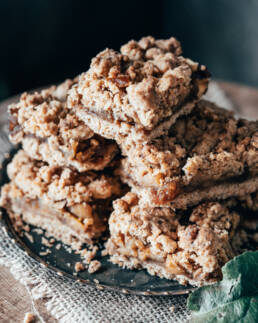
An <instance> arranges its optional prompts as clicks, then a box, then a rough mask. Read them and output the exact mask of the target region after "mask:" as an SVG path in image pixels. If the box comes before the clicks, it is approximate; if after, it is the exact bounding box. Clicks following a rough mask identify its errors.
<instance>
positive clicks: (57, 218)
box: [0, 150, 124, 245]
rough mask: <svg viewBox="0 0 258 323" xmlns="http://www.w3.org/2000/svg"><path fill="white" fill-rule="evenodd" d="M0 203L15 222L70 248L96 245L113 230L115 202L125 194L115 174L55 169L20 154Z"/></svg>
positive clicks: (9, 173)
mask: <svg viewBox="0 0 258 323" xmlns="http://www.w3.org/2000/svg"><path fill="white" fill-rule="evenodd" d="M7 171H8V176H9V178H10V179H11V182H10V183H9V184H6V185H5V186H3V188H2V192H1V201H0V205H1V206H2V207H5V208H6V209H7V211H8V213H9V214H10V216H11V218H12V219H13V221H14V223H15V224H17V223H18V224H19V223H21V220H23V221H24V222H27V223H29V224H32V225H35V226H39V227H41V228H43V229H45V230H46V231H47V232H48V233H49V234H50V235H53V236H54V237H55V238H57V239H60V240H62V241H63V242H64V243H67V244H77V245H80V244H82V243H91V242H92V241H93V240H94V239H96V238H98V237H100V236H101V234H103V232H104V231H105V230H106V228H107V219H108V216H109V215H110V213H111V211H112V200H113V199H114V198H116V197H118V196H121V195H123V193H124V190H123V188H122V186H121V184H120V181H119V179H118V178H117V177H115V176H114V175H113V174H112V171H111V170H109V172H106V173H105V172H101V174H99V173H97V172H93V171H89V172H86V173H78V172H76V171H75V170H74V169H70V168H62V167H59V166H49V165H48V164H46V163H44V162H41V161H36V160H33V159H31V158H30V157H29V156H28V155H27V154H26V153H25V152H24V151H23V150H20V151H19V152H18V153H17V154H16V155H15V157H14V158H13V160H12V162H11V163H10V164H9V165H8V168H7Z"/></svg>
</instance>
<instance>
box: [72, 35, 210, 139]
mask: <svg viewBox="0 0 258 323" xmlns="http://www.w3.org/2000/svg"><path fill="white" fill-rule="evenodd" d="M181 54H182V49H181V46H180V43H179V42H178V41H177V40H176V39H175V38H173V37H172V38H170V39H167V40H155V39H154V38H153V37H145V38H142V39H141V40H140V41H138V42H137V41H134V40H132V41H130V42H128V43H127V44H125V45H124V46H122V47H121V50H120V52H116V51H114V50H112V49H106V50H104V51H103V52H101V53H99V54H98V55H97V56H96V57H95V58H93V59H92V62H91V66H90V69H89V70H88V71H87V72H85V73H83V74H81V75H80V77H79V81H78V84H76V85H75V86H74V87H73V88H72V90H71V91H70V93H69V96H68V107H69V108H71V109H75V110H76V114H77V116H78V117H79V118H80V119H81V120H83V121H84V122H85V123H86V124H88V125H89V127H90V128H91V129H92V130H93V131H94V132H96V133H98V134H100V135H102V136H104V137H106V138H110V139H115V140H117V141H118V142H121V141H124V140H126V138H127V137H129V140H130V139H134V140H145V141H146V140H149V139H150V138H153V137H158V136H160V135H161V134H162V133H163V132H165V131H167V130H168V128H169V127H170V126H171V124H173V123H174V121H175V120H176V118H177V117H178V116H179V115H181V114H186V113H189V111H190V110H191V108H192V106H193V102H194V101H195V100H197V99H199V98H200V97H201V96H202V94H204V93H205V91H206V89H207V85H208V78H209V76H210V74H209V73H208V71H207V69H206V67H205V66H203V65H199V64H198V63H195V62H193V61H191V60H190V59H188V58H184V57H183V56H181Z"/></svg>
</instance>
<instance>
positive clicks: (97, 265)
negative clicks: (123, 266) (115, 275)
mask: <svg viewBox="0 0 258 323" xmlns="http://www.w3.org/2000/svg"><path fill="white" fill-rule="evenodd" d="M100 267H101V262H100V261H98V260H92V261H91V262H90V264H89V268H88V272H89V274H93V273H95V272H96V271H98V270H99V269H100Z"/></svg>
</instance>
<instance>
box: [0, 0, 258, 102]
mask: <svg viewBox="0 0 258 323" xmlns="http://www.w3.org/2000/svg"><path fill="white" fill-rule="evenodd" d="M150 34H151V35H153V36H155V37H160V38H165V37H170V36H172V35H173V36H176V37H177V38H178V39H179V40H180V41H181V42H182V45H183V49H184V55H186V56H189V57H191V58H192V59H194V60H197V61H200V62H201V63H203V64H206V65H207V66H208V67H209V70H210V71H211V72H212V75H213V77H216V78H222V79H226V80H230V81H234V82H241V83H245V84H248V85H253V86H258V1H256V0H215V1H208V0H176V1H173V0H164V1H158V0H156V1H140V0H138V1H135V0H131V1H121V0H120V1H83V0H73V1H72V0H24V1H21V0H12V1H7V0H6V1H0V99H3V98H5V97H7V96H9V95H12V94H16V93H19V92H21V91H24V90H26V89H30V88H35V87H38V86H42V85H46V84H50V83H52V82H59V81H61V80H63V79H64V78H67V77H73V76H75V75H76V74H78V73H80V72H83V71H85V70H86V69H87V68H88V66H89V63H90V58H91V57H92V56H94V55H96V53H97V52H98V51H100V50H102V49H104V48H105V47H107V46H108V47H112V48H115V49H119V47H120V45H121V44H122V43H124V42H126V41H128V40H129V39H132V38H134V39H139V38H140V37H142V36H145V35H150Z"/></svg>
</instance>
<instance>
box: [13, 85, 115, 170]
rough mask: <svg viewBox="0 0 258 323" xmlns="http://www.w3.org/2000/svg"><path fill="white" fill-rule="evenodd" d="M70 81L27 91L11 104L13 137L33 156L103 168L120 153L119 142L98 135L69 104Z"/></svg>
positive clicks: (52, 162) (80, 167)
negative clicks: (77, 115)
mask: <svg viewBox="0 0 258 323" xmlns="http://www.w3.org/2000/svg"><path fill="white" fill-rule="evenodd" d="M75 83H76V80H73V81H72V80H67V81H65V82H64V83H62V84H60V85H59V86H57V87H56V86H52V87H50V88H48V89H45V90H42V91H41V92H35V93H32V94H28V93H24V94H23V95H22V96H21V98H20V100H19V102H18V103H16V104H12V105H10V106H9V113H10V140H11V141H12V142H13V143H14V144H18V143H22V146H23V149H24V150H25V151H26V152H27V154H29V156H30V157H31V158H34V159H38V160H44V161H46V162H47V163H48V164H50V165H59V166H63V167H67V166H72V167H75V168H76V169H77V170H79V171H81V172H84V171H88V170H101V169H103V168H104V167H106V166H107V165H108V164H109V163H110V162H111V161H112V159H113V158H114V156H115V154H116V153H117V151H118V149H117V145H116V144H115V142H113V141H110V140H106V139H104V138H102V137H100V136H98V135H96V134H94V132H93V131H92V130H91V129H90V128H89V127H88V126H87V125H85V124H84V123H83V122H82V121H80V120H79V119H78V118H77V117H76V115H75V114H74V113H73V111H71V110H68V109H67V106H66V98H67V92H68V90H69V89H70V88H71V86H72V85H73V84H75Z"/></svg>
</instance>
